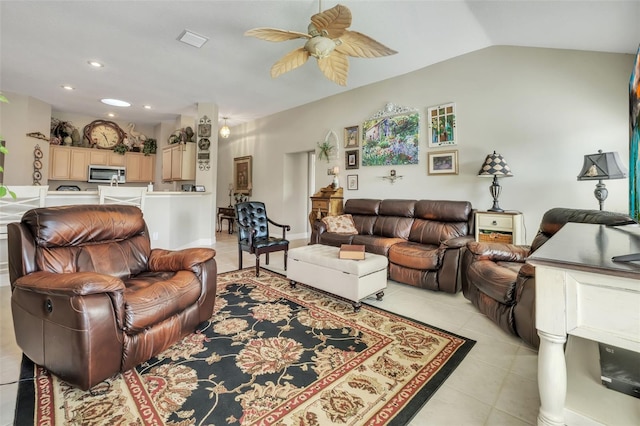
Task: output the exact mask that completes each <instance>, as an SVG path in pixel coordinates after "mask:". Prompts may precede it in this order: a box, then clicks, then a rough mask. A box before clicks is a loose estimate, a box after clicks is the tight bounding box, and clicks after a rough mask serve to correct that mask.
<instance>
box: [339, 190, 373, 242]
mask: <svg viewBox="0 0 640 426" xmlns="http://www.w3.org/2000/svg"><path fill="white" fill-rule="evenodd" d="M379 209H380V200H374V199H369V198H352V199H350V200H347V201H346V202H345V203H344V209H343V211H344V213H345V214H350V215H351V217H352V218H353V224H354V225H355V227H356V229H357V230H358V234H360V235H372V234H373V225H374V224H375V223H376V219H377V218H378V210H379Z"/></svg>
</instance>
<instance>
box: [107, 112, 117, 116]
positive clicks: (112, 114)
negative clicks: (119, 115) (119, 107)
mask: <svg viewBox="0 0 640 426" xmlns="http://www.w3.org/2000/svg"><path fill="white" fill-rule="evenodd" d="M107 115H108V116H109V117H115V116H116V115H115V114H114V113H112V112H110V113H109V114H107Z"/></svg>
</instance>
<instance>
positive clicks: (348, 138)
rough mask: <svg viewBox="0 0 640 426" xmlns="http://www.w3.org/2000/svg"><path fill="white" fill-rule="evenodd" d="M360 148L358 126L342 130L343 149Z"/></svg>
mask: <svg viewBox="0 0 640 426" xmlns="http://www.w3.org/2000/svg"><path fill="white" fill-rule="evenodd" d="M359 146H360V126H351V127H345V128H344V147H345V148H357V147H359Z"/></svg>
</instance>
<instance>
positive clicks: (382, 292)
mask: <svg viewBox="0 0 640 426" xmlns="http://www.w3.org/2000/svg"><path fill="white" fill-rule="evenodd" d="M383 297H384V291H379V292H377V293H376V300H382V298H383Z"/></svg>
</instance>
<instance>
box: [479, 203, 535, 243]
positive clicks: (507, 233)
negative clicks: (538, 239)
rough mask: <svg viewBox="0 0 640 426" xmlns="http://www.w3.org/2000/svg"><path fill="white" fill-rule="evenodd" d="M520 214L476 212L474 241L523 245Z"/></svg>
mask: <svg viewBox="0 0 640 426" xmlns="http://www.w3.org/2000/svg"><path fill="white" fill-rule="evenodd" d="M522 228H523V225H522V213H520V212H488V211H487V212H477V213H476V241H483V242H496V243H507V244H525V241H524V232H523V231H522Z"/></svg>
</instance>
